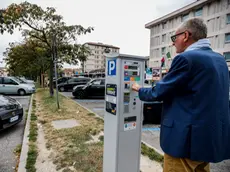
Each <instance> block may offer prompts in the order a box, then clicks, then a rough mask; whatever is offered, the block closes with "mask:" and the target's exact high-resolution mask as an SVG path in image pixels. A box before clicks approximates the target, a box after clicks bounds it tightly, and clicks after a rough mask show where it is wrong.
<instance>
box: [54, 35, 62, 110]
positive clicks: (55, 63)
mask: <svg viewBox="0 0 230 172" xmlns="http://www.w3.org/2000/svg"><path fill="white" fill-rule="evenodd" d="M52 42H53V45H52V50H53V61H54V72H55V82H56V100H57V108H58V109H59V108H60V106H59V97H58V85H57V84H58V83H57V79H58V76H57V44H56V35H54V36H53V41H52Z"/></svg>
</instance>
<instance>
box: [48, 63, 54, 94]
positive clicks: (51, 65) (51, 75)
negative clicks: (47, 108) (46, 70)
mask: <svg viewBox="0 0 230 172" xmlns="http://www.w3.org/2000/svg"><path fill="white" fill-rule="evenodd" d="M53 70H54V63H53V60H51V61H50V76H49V89H50V97H53V95H54V88H53V73H54V72H53Z"/></svg>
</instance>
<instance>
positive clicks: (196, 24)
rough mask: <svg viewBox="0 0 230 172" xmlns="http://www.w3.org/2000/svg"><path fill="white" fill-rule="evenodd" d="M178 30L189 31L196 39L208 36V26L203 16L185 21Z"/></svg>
mask: <svg viewBox="0 0 230 172" xmlns="http://www.w3.org/2000/svg"><path fill="white" fill-rule="evenodd" d="M178 30H183V31H186V30H187V31H189V32H190V33H191V34H192V35H191V37H192V38H193V40H194V41H198V40H199V39H204V38H207V32H208V29H207V26H206V24H205V23H204V20H203V19H201V18H191V19H188V20H186V21H185V22H183V23H182V24H181V25H180V26H179V27H178Z"/></svg>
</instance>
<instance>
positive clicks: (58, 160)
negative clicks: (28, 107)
mask: <svg viewBox="0 0 230 172" xmlns="http://www.w3.org/2000/svg"><path fill="white" fill-rule="evenodd" d="M36 94H37V96H36V100H37V110H38V111H37V112H38V114H37V116H38V120H39V121H42V125H43V129H44V132H45V138H46V140H47V143H46V148H48V149H52V152H53V154H52V156H51V158H52V159H53V162H54V164H55V165H56V170H60V169H62V170H65V171H69V169H71V168H74V169H75V170H76V171H79V172H80V171H81V172H83V171H84V172H86V171H88V172H101V171H102V164H103V142H102V141H99V142H88V141H90V140H92V136H93V135H97V134H99V133H100V132H101V131H102V130H103V126H104V124H103V120H101V119H99V118H97V117H96V116H95V115H94V114H91V113H89V112H88V111H86V110H85V109H83V108H82V107H80V106H78V105H77V104H76V103H75V102H73V101H72V100H69V99H67V98H65V97H64V96H62V95H59V101H60V109H57V105H56V97H55V96H56V94H54V97H50V96H49V92H48V90H45V89H39V90H38V91H37V93H36ZM65 119H75V120H76V121H77V122H78V123H79V124H80V126H77V127H73V128H67V129H59V130H56V129H54V127H53V125H52V121H55V120H65ZM101 140H102V138H101ZM87 142H88V143H87ZM57 143H58V144H57Z"/></svg>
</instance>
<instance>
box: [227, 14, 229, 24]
mask: <svg viewBox="0 0 230 172" xmlns="http://www.w3.org/2000/svg"><path fill="white" fill-rule="evenodd" d="M226 24H230V14H227V21H226Z"/></svg>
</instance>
